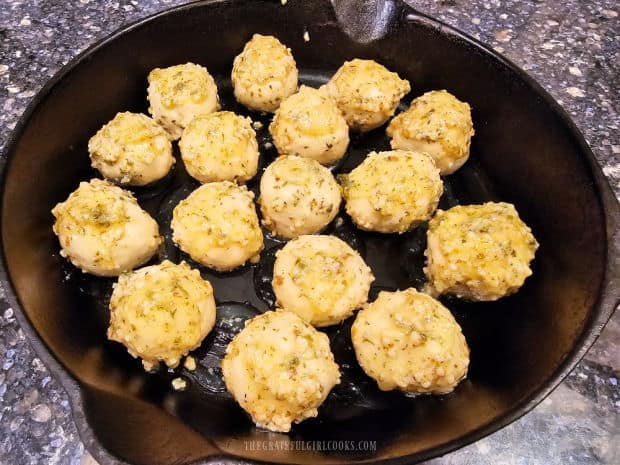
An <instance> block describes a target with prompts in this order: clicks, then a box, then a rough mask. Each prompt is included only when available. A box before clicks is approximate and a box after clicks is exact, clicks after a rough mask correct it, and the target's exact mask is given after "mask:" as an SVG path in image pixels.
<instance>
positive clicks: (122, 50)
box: [1, 0, 620, 465]
mask: <svg viewBox="0 0 620 465" xmlns="http://www.w3.org/2000/svg"><path fill="white" fill-rule="evenodd" d="M333 3H334V4H335V6H336V8H335V9H334V8H333V5H332V2H328V1H325V0H322V1H319V0H317V1H301V0H291V1H289V3H288V4H287V5H286V6H282V5H281V4H280V2H279V1H264V0H231V1H204V2H198V3H193V4H191V5H187V6H182V7H179V8H174V9H172V10H169V11H166V12H164V13H161V14H158V15H155V16H153V17H151V18H148V19H146V20H143V21H140V22H139V23H137V24H134V25H132V26H129V27H127V28H125V29H123V30H121V31H119V32H117V33H115V34H113V35H112V36H111V37H109V38H107V39H105V40H104V41H102V42H100V43H98V44H97V45H95V46H94V47H92V48H90V49H89V50H87V51H86V52H85V53H83V54H81V55H80V56H79V57H77V58H76V59H75V60H73V61H72V62H71V63H70V64H69V65H67V66H66V67H64V68H63V69H62V70H61V71H60V72H59V73H58V74H57V75H56V77H54V78H53V79H52V80H51V81H50V82H49V83H48V84H47V85H46V86H45V88H44V89H43V90H42V91H41V92H40V93H39V95H38V96H37V97H36V98H35V99H34V101H33V103H32V105H31V106H30V107H29V109H28V110H27V111H26V113H25V115H24V116H23V117H22V119H21V121H20V123H19V124H18V126H17V128H16V129H15V132H14V133H13V136H12V138H11V140H10V142H9V144H8V146H7V148H6V151H5V157H3V160H6V161H5V162H4V167H3V170H2V204H1V205H2V227H1V233H2V241H3V267H4V271H3V275H2V280H3V285H4V287H5V288H6V289H7V294H8V296H9V300H10V301H11V303H12V305H13V306H14V308H15V309H16V313H17V316H18V319H19V321H20V323H21V325H22V327H23V329H24V332H25V333H26V334H27V335H28V336H29V338H30V340H31V341H32V344H33V345H34V347H35V349H36V350H37V352H38V353H39V355H40V357H41V358H42V359H43V361H44V362H45V363H46V364H47V366H48V367H49V368H50V369H51V371H52V372H53V373H54V374H55V376H56V377H57V378H58V379H59V380H60V381H61V383H62V384H63V386H65V388H66V390H67V392H68V393H69V396H70V398H71V402H72V406H73V413H74V418H75V421H76V423H77V425H78V429H79V431H80V435H81V437H82V439H83V440H84V442H85V444H86V447H87V448H88V450H90V451H91V453H92V454H93V455H94V456H95V457H96V458H97V460H99V462H100V463H101V464H102V465H106V464H110V463H117V462H115V459H114V458H113V457H117V458H119V459H120V460H122V461H124V462H127V463H132V464H145V465H172V464H189V463H205V464H206V463H215V462H217V463H226V464H235V463H240V462H243V460H248V461H264V462H286V463H304V464H329V463H353V462H358V461H360V462H373V463H388V462H389V463H411V462H415V461H418V460H420V459H424V458H428V457H433V456H437V455H440V454H443V453H445V452H448V451H450V450H452V449H455V448H458V447H461V446H463V445H465V444H468V443H470V442H472V441H474V440H476V439H478V438H480V437H482V436H484V435H487V434H489V433H491V432H493V431H495V430H497V429H499V428H501V427H502V426H504V425H506V424H508V423H510V422H511V421H513V420H515V419H516V418H518V417H519V416H521V415H523V414H524V413H525V412H527V411H528V410H530V409H531V408H533V407H534V406H535V405H536V404H537V403H538V402H540V401H541V400H542V399H543V398H544V397H545V396H546V395H547V394H548V393H549V392H551V390H553V388H554V387H555V386H557V384H558V383H559V382H560V381H561V380H562V379H563V378H564V377H565V376H566V374H567V373H568V372H569V371H570V370H571V369H572V368H573V367H574V366H575V364H576V363H577V362H578V361H579V360H580V359H581V357H582V356H583V355H584V354H585V352H586V351H587V349H588V348H589V347H590V346H591V344H592V343H593V342H594V340H595V339H596V337H597V336H598V334H599V333H600V331H601V329H602V327H603V325H604V324H605V323H606V321H607V320H608V319H609V317H610V315H611V313H612V312H613V310H614V307H615V306H616V305H617V302H618V288H619V283H618V275H619V268H620V267H619V266H618V245H619V244H618V224H619V221H620V213H619V208H618V203H617V201H616V199H615V197H614V196H613V194H612V192H611V190H610V188H609V186H608V184H607V183H606V181H605V179H604V177H603V175H602V173H601V170H600V168H599V166H598V165H597V164H596V162H595V159H594V156H593V155H592V152H591V151H590V149H589V148H588V146H587V145H586V143H585V141H584V139H583V137H582V136H581V134H580V133H579V132H578V130H577V129H576V127H575V126H574V124H573V123H572V122H571V121H570V119H569V118H568V116H567V115H566V113H565V112H564V111H563V110H562V109H561V108H560V107H559V105H558V104H557V103H556V102H554V101H553V99H552V98H551V97H550V96H549V95H548V94H547V93H546V92H545V91H544V90H543V89H541V87H540V86H538V85H537V84H536V83H535V82H534V81H533V80H532V79H531V78H530V77H528V76H527V75H526V74H525V73H524V72H522V71H520V70H519V69H517V68H516V67H515V66H514V65H513V64H511V63H510V62H508V61H507V60H506V59H504V58H503V57H501V56H499V55H497V54H496V53H495V52H493V51H491V50H490V49H488V48H487V47H485V46H484V45H481V44H480V43H478V42H476V41H475V40H474V39H472V38H470V37H468V36H466V35H464V34H462V33H460V32H458V31H456V30H454V29H452V28H450V27H449V26H446V25H444V24H442V23H439V22H437V21H435V20H433V19H431V18H429V17H426V16H424V15H421V14H419V13H417V12H415V11H413V10H411V9H410V8H409V7H407V6H406V5H405V4H403V3H402V2H400V1H397V0H380V1H379V0H375V1H361V2H360V1H358V2H356V1H351V0H349V1H343V0H338V1H336V0H334V2H333ZM306 31H307V32H308V34H309V37H310V41H309V42H305V41H304V37H303V36H304V32H306ZM255 32H260V33H265V34H273V35H275V36H277V37H278V38H279V39H281V40H282V41H283V42H284V43H285V44H287V45H288V46H290V47H291V48H292V50H293V54H294V56H295V58H296V60H297V63H298V66H299V68H300V80H301V82H303V83H307V84H311V85H318V84H320V83H322V82H325V80H327V79H328V78H329V76H330V75H331V74H332V73H333V72H334V71H335V70H336V69H337V68H338V66H340V65H341V64H342V63H343V62H344V61H345V60H347V59H351V58H354V57H362V58H372V59H376V60H378V61H379V62H381V63H383V64H385V65H386V66H387V67H388V68H390V69H392V70H395V71H397V72H398V73H399V74H400V75H401V76H404V77H406V78H407V79H409V80H410V81H411V84H412V89H413V90H412V92H411V95H409V96H407V97H406V98H405V99H404V102H407V103H408V102H409V101H410V100H411V98H412V97H414V96H417V95H420V94H421V93H423V92H425V91H427V90H430V89H443V88H445V89H448V90H450V91H451V92H452V93H454V94H456V95H457V96H458V97H459V98H460V99H462V100H465V101H467V102H469V103H470V104H471V106H472V108H473V117H474V122H475V126H476V136H475V137H474V139H473V145H472V155H471V158H470V160H469V161H468V162H467V164H466V165H465V166H464V167H463V168H462V169H461V170H460V171H458V172H457V173H456V174H454V175H452V176H449V177H448V178H446V179H445V183H446V195H445V196H444V198H443V199H442V206H443V207H448V206H451V205H454V204H456V203H479V202H483V201H486V200H490V199H500V200H503V201H507V202H512V203H514V204H515V205H516V207H517V210H518V211H519V213H520V214H521V216H522V217H523V219H524V220H525V221H526V222H527V223H528V224H529V225H531V227H532V229H533V231H534V234H535V235H536V237H537V238H538V240H539V242H540V244H541V245H540V249H539V251H538V254H537V257H536V260H535V262H534V264H533V267H534V275H533V276H532V277H531V278H530V279H528V280H527V282H526V284H525V286H524V287H523V288H522V289H521V290H520V291H519V292H518V293H517V294H516V295H514V296H511V297H508V298H505V299H501V300H500V301H498V302H494V303H479V304H469V303H464V302H460V301H457V300H446V301H445V303H446V304H447V305H448V306H449V308H450V309H451V310H452V311H453V313H454V314H455V316H456V318H457V319H458V321H459V322H460V324H461V325H462V327H463V331H464V333H465V335H466V337H467V340H468V342H469V345H470V346H471V368H470V372H469V376H468V379H467V380H466V381H465V382H463V383H462V384H461V385H460V386H459V387H458V389H457V390H456V391H455V392H454V393H452V394H450V395H448V396H443V397H421V398H416V399H408V398H404V397H403V396H400V395H398V394H395V393H388V394H385V393H380V392H379V391H378V390H377V389H376V387H375V386H374V384H373V383H372V382H370V381H369V380H368V379H367V378H365V377H364V376H363V374H362V373H361V372H360V370H359V368H358V367H357V365H356V363H355V359H354V356H353V354H352V352H351V348H350V346H349V343H348V334H347V333H348V326H347V325H348V324H349V323H348V322H346V323H344V324H343V325H341V326H338V327H335V328H332V329H330V330H329V331H328V332H329V335H330V337H331V340H332V344H333V348H334V351H335V353H336V357H337V359H338V362H339V363H340V365H341V366H342V370H343V374H344V376H343V379H344V381H343V383H342V385H341V386H339V387H338V388H337V389H335V390H334V392H333V393H332V394H331V395H330V397H329V398H328V401H327V402H326V404H325V405H324V407H323V408H322V409H321V413H320V416H319V418H317V419H314V420H309V421H306V422H304V423H302V424H301V425H298V426H296V427H294V429H293V431H292V432H291V434H289V435H285V434H274V433H268V432H265V431H261V430H258V429H256V428H254V427H253V426H252V424H251V422H250V421H249V420H248V419H247V417H246V416H245V414H244V413H243V412H242V411H241V410H240V409H239V408H238V407H237V406H236V405H235V403H234V402H233V401H232V400H231V398H230V397H229V396H228V395H227V394H226V392H225V391H224V390H223V389H222V385H221V381H220V379H219V373H218V371H217V370H218V356H219V355H221V351H222V349H223V347H224V346H225V344H226V343H227V341H228V340H229V339H230V337H231V336H232V334H233V333H234V331H235V330H236V329H238V328H239V325H240V324H241V323H242V320H243V318H247V317H250V316H252V315H254V314H255V313H256V312H260V311H263V310H264V309H265V308H267V304H266V303H265V302H269V299H270V298H271V296H270V289H269V286H268V284H266V283H265V282H266V281H268V274H269V271H270V266H269V260H270V252H273V250H270V251H268V252H266V253H265V254H264V256H263V260H262V263H261V264H260V265H258V266H257V267H247V268H244V269H242V270H240V271H238V272H235V273H232V274H231V275H226V276H225V275H216V274H213V273H210V272H209V271H208V270H204V269H203V272H204V275H205V277H208V278H209V279H210V280H211V281H212V282H213V284H214V287H215V291H216V296H217V298H218V301H219V307H218V327H217V330H216V331H215V333H214V334H213V335H212V336H210V337H209V338H208V339H207V340H206V341H205V343H204V344H203V346H202V347H201V348H200V349H199V350H198V351H197V356H198V358H199V360H200V366H199V368H198V369H197V370H196V372H193V373H192V372H188V371H187V370H182V369H181V370H177V372H175V373H168V372H167V371H165V370H162V371H160V372H158V373H156V374H145V373H144V372H143V371H142V369H141V367H140V364H139V362H138V361H136V360H133V359H131V358H130V357H129V356H128V355H127V353H126V351H125V350H124V349H123V348H122V347H121V346H119V345H117V344H115V343H111V342H108V341H107V340H106V337H105V329H106V324H107V318H108V314H107V310H106V298H107V295H108V294H109V288H110V287H109V286H110V281H109V280H108V281H106V280H103V279H95V278H91V277H87V276H82V275H81V274H80V273H76V272H75V270H74V269H73V268H72V267H70V266H69V265H67V264H66V263H65V262H64V261H63V260H62V259H61V258H59V255H58V244H57V241H56V239H55V238H54V236H53V234H52V230H51V224H52V217H51V215H50V209H51V208H52V207H53V206H54V205H55V204H56V202H58V201H60V200H63V199H65V198H66V196H67V195H68V193H69V192H71V191H72V190H73V189H75V187H76V186H77V184H78V182H79V181H80V180H84V179H88V178H90V177H92V176H94V175H95V173H93V171H92V170H91V169H90V167H89V160H88V156H87V152H86V142H87V141H88V139H89V137H90V136H91V135H92V134H93V133H94V132H95V131H96V130H97V129H98V128H99V127H100V126H101V125H102V124H104V123H105V122H106V121H107V120H109V119H110V118H111V117H112V116H113V115H114V114H115V113H116V112H117V111H124V110H131V111H145V110H146V100H145V89H146V75H147V74H148V72H149V70H151V69H152V68H155V67H157V66H160V67H161V66H168V65H173V64H178V63H184V62H186V61H193V62H196V63H200V64H203V65H205V66H207V67H208V69H209V71H210V72H211V73H212V74H214V75H215V76H216V77H217V81H218V86H219V89H220V95H221V96H222V101H223V105H224V107H225V108H226V109H232V110H234V111H238V112H240V113H244V114H247V112H246V111H245V110H244V109H243V108H241V107H240V106H239V105H236V104H235V103H234V101H233V99H232V98H231V89H230V82H229V74H230V69H231V64H232V59H233V57H234V56H235V55H236V54H237V53H239V51H240V50H241V49H242V47H243V44H244V43H245V42H246V41H247V40H248V39H249V38H250V37H251V35H252V34H253V33H255ZM251 116H252V117H253V118H254V119H257V120H260V121H262V122H263V123H266V122H267V121H268V118H267V117H265V116H261V115H258V114H252V115H251ZM266 137H267V136H266V129H263V130H261V131H260V138H261V146H262V145H263V144H264V143H265V142H266V141H267V138H266ZM386 147H387V141H386V138H385V136H384V131H383V129H378V130H376V131H373V132H371V133H369V134H366V135H362V136H355V137H353V140H352V143H351V149H350V150H349V153H348V155H347V158H346V159H345V161H344V162H343V163H342V164H341V165H340V166H338V167H337V168H336V170H337V171H341V172H346V171H349V170H350V169H351V168H352V167H354V166H355V165H356V164H358V163H359V162H360V160H361V159H362V158H363V156H364V155H365V154H366V153H367V152H368V151H369V150H370V149H381V148H386ZM274 156H275V154H274V151H273V149H265V148H263V149H262V164H263V166H264V164H266V163H267V162H268V161H269V160H271V159H272V158H273V157H274ZM192 186H193V184H192V183H191V182H190V181H189V180H188V177H187V175H186V174H185V172H184V170H183V168H182V163H177V167H176V169H175V172H174V173H173V175H171V176H170V177H169V178H167V179H166V180H164V181H163V182H161V183H159V184H158V185H156V186H152V187H149V188H146V189H141V190H139V191H137V196H138V197H139V199H140V201H141V203H142V204H143V205H144V206H145V208H147V209H148V210H149V211H151V212H152V213H153V214H154V215H155V216H156V217H157V218H158V219H159V220H160V222H161V223H162V226H163V227H164V229H165V219H166V217H167V215H168V214H169V212H170V208H171V207H172V206H173V205H174V203H175V202H177V201H178V200H179V199H180V198H182V197H183V196H184V195H186V194H187V192H188V191H189V189H190V188H191V187H192ZM251 187H253V188H255V187H256V182H254V183H252V184H251ZM330 232H333V233H335V234H338V235H341V236H342V237H344V238H345V239H346V240H348V241H349V242H350V243H352V244H353V245H354V246H355V247H357V248H358V249H359V250H360V251H361V252H362V254H363V255H364V256H365V257H366V260H367V261H368V263H369V264H370V265H371V267H372V268H373V270H374V272H375V274H376V276H377V281H376V283H375V284H376V286H375V288H374V289H373V294H376V292H377V291H378V290H380V289H396V288H403V287H408V286H419V285H421V284H422V282H423V280H422V277H421V276H420V267H421V265H422V257H421V251H422V249H423V247H424V231H423V228H419V229H417V230H415V231H413V232H411V233H408V234H405V235H402V236H393V235H378V234H368V233H361V232H357V231H356V230H355V229H354V228H351V227H350V224H349V223H348V222H347V220H346V218H345V221H344V222H343V224H342V225H341V226H339V227H335V226H332V227H331V230H330ZM167 245H168V246H167V247H166V248H165V249H164V250H163V251H162V254H161V256H160V257H159V258H163V257H164V256H166V257H169V258H171V259H173V260H179V259H181V258H184V257H182V255H180V254H179V253H178V252H177V251H176V250H175V249H174V248H173V247H171V246H170V244H169V243H168V244H167ZM278 246H279V244H278V242H277V241H274V240H271V239H270V240H269V241H268V248H270V249H273V248H274V247H276V248H277V247H278ZM255 284H256V286H255ZM235 328H236V329H235ZM176 376H182V377H185V378H186V379H187V380H188V389H187V390H186V391H183V392H175V391H173V390H172V389H171V387H170V381H171V379H172V378H174V377H176ZM267 439H269V440H274V441H273V442H271V443H269V444H272V447H271V448H272V449H277V450H265V448H264V447H263V446H262V445H263V444H266V443H263V442H260V441H264V440H267ZM299 440H320V441H334V440H336V441H355V444H356V445H358V446H361V447H358V449H359V448H362V449H363V448H366V447H367V445H366V444H367V443H363V442H362V443H359V444H357V441H376V451H374V452H368V451H365V452H364V451H359V450H358V451H357V452H352V451H346V450H345V449H346V448H347V444H348V445H351V444H353V443H350V442H349V443H345V442H343V443H340V445H341V446H342V447H339V449H340V450H339V451H332V452H318V451H313V450H305V449H307V447H304V446H303V444H302V443H293V442H292V441H299ZM251 441H257V442H251ZM274 444H275V445H274ZM314 444H315V445H316V444H317V443H314ZM321 444H326V445H328V446H329V444H327V443H321ZM332 445H333V443H332ZM288 449H291V450H288Z"/></svg>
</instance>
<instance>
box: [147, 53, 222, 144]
mask: <svg viewBox="0 0 620 465" xmlns="http://www.w3.org/2000/svg"><path fill="white" fill-rule="evenodd" d="M148 82H149V87H148V100H149V113H150V114H151V115H153V119H155V121H157V122H158V123H159V124H161V125H162V126H163V128H164V129H165V130H166V131H168V134H169V136H170V138H171V139H173V140H176V139H178V138H179V137H181V134H182V133H183V129H184V128H185V127H187V125H188V124H189V123H190V121H191V120H192V119H194V117H196V116H198V115H206V114H209V113H213V112H214V111H217V110H218V109H219V108H220V102H219V98H218V95H217V86H216V84H215V80H214V79H213V76H211V75H210V74H209V72H208V71H207V69H206V68H204V67H202V66H200V65H196V64H194V63H185V64H184V65H176V66H170V67H168V68H155V69H154V70H153V71H151V72H150V73H149V76H148Z"/></svg>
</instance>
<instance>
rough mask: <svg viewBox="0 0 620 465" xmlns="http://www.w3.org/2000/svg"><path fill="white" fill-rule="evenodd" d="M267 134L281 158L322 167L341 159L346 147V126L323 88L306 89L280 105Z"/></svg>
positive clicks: (345, 122)
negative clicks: (309, 160) (294, 157)
mask: <svg viewBox="0 0 620 465" xmlns="http://www.w3.org/2000/svg"><path fill="white" fill-rule="evenodd" d="M269 132H270V133H271V136H272V137H273V143H274V145H275V146H276V148H277V149H278V153H279V154H280V155H299V156H300V157H308V158H314V159H315V160H316V161H318V162H319V163H322V164H324V165H329V164H332V163H334V162H336V161H338V160H340V159H341V158H342V156H343V155H344V154H345V152H346V151H347V147H348V145H349V127H348V126H347V121H346V120H345V119H344V116H342V114H341V113H340V110H339V109H338V107H337V106H336V103H335V102H334V101H333V100H332V98H331V97H330V96H329V94H328V93H327V92H326V91H325V90H324V89H313V88H312V87H306V86H301V89H299V92H298V93H296V94H293V95H291V96H290V97H288V98H287V99H286V100H284V102H282V104H281V105H280V108H278V111H276V115H275V117H274V119H273V123H271V125H270V126H269Z"/></svg>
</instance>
